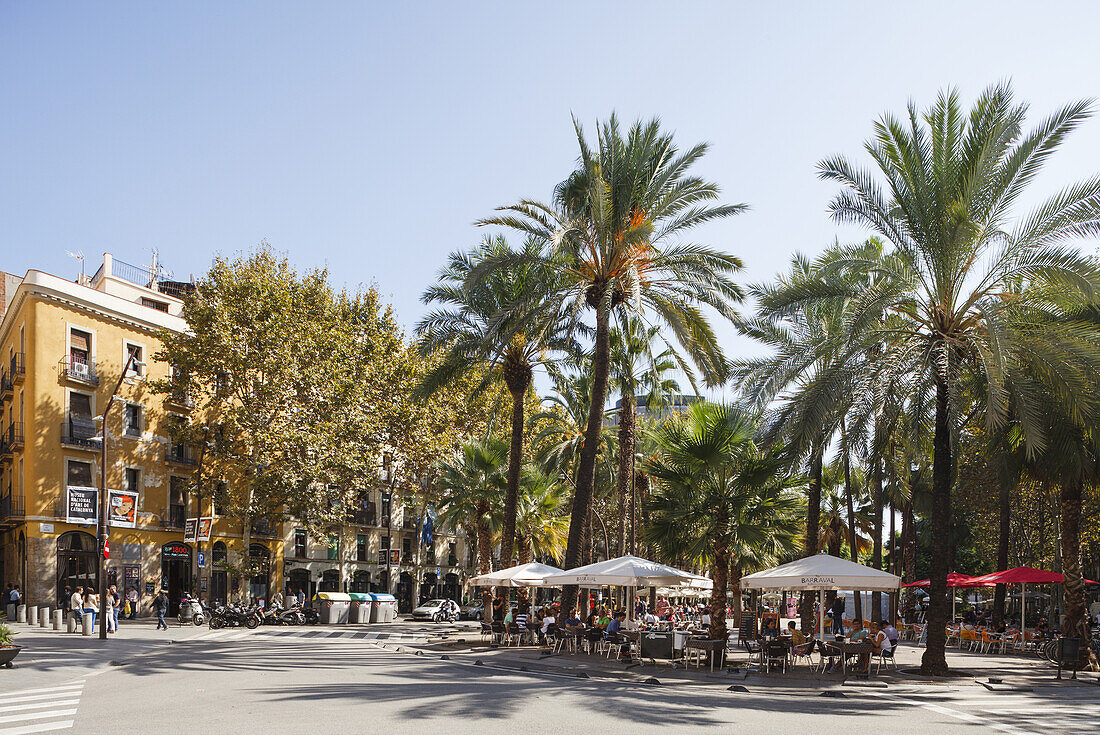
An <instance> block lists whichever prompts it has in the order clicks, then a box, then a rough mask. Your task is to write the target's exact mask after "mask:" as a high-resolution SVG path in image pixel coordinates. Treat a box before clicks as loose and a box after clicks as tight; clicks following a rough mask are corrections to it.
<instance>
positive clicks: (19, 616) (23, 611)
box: [15, 605, 27, 623]
mask: <svg viewBox="0 0 1100 735" xmlns="http://www.w3.org/2000/svg"><path fill="white" fill-rule="evenodd" d="M15 615H16V622H19V623H25V622H27V606H26V605H20V606H19V607H17V608H16V610H15Z"/></svg>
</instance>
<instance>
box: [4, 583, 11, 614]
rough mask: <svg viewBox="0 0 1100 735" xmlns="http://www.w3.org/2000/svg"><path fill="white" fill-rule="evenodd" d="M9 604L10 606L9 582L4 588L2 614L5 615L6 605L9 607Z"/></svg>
mask: <svg viewBox="0 0 1100 735" xmlns="http://www.w3.org/2000/svg"><path fill="white" fill-rule="evenodd" d="M10 604H11V582H8V586H7V587H5V588H4V600H3V605H4V609H3V611H2V612H5V613H6V612H7V611H8V605H10Z"/></svg>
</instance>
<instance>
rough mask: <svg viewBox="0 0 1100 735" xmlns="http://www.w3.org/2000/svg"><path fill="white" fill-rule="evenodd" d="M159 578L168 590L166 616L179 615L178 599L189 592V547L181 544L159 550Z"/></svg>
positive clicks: (172, 544) (170, 545) (168, 545)
mask: <svg viewBox="0 0 1100 735" xmlns="http://www.w3.org/2000/svg"><path fill="white" fill-rule="evenodd" d="M160 558H161V577H162V578H163V582H164V584H165V585H166V586H167V588H168V614H169V615H170V616H173V617H174V616H176V615H179V612H180V598H181V597H183V593H184V592H191V591H192V590H191V547H190V546H188V545H187V544H182V543H178V542H177V543H171V544H165V545H164V546H162V547H161V549H160Z"/></svg>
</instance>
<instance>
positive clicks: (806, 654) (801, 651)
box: [791, 641, 814, 670]
mask: <svg viewBox="0 0 1100 735" xmlns="http://www.w3.org/2000/svg"><path fill="white" fill-rule="evenodd" d="M813 654H814V644H813V642H812V641H807V642H806V643H803V644H802V645H801V646H794V647H792V648H791V668H792V669H793V668H794V667H795V666H797V665H798V662H799V661H800V660H802V659H805V660H806V666H808V667H809V668H810V669H811V670H813V668H814V661H813Z"/></svg>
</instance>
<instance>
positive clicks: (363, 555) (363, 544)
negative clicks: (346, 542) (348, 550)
mask: <svg viewBox="0 0 1100 735" xmlns="http://www.w3.org/2000/svg"><path fill="white" fill-rule="evenodd" d="M355 559H356V561H366V560H367V537H366V536H364V535H363V534H359V535H357V536H356V537H355Z"/></svg>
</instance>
